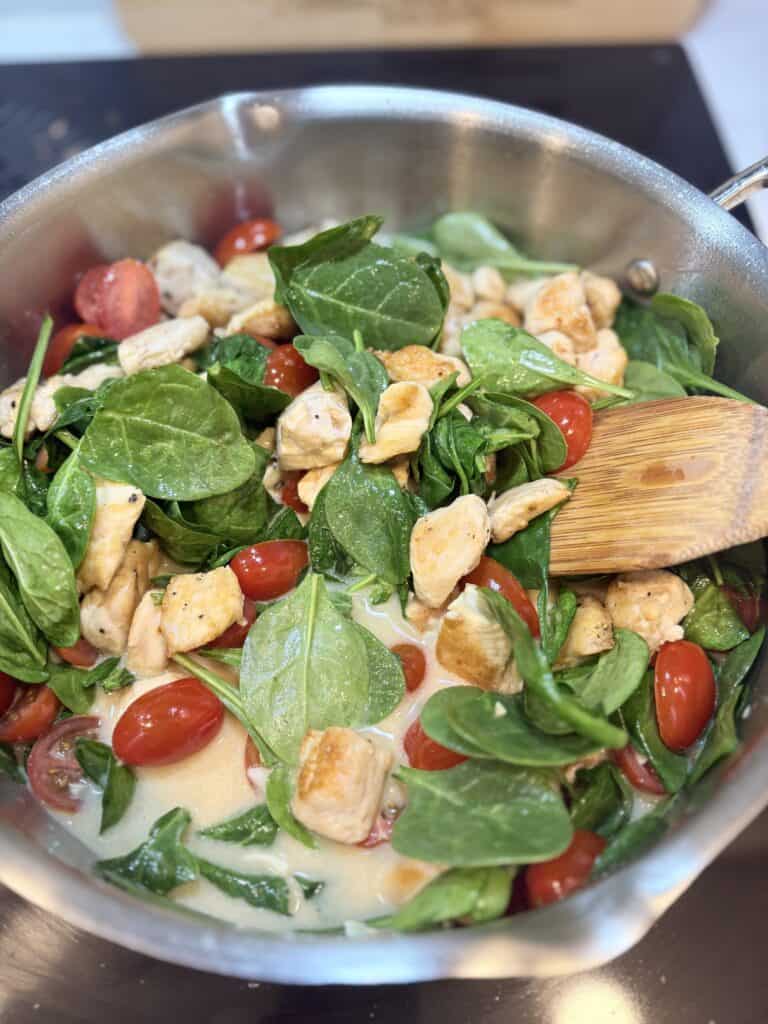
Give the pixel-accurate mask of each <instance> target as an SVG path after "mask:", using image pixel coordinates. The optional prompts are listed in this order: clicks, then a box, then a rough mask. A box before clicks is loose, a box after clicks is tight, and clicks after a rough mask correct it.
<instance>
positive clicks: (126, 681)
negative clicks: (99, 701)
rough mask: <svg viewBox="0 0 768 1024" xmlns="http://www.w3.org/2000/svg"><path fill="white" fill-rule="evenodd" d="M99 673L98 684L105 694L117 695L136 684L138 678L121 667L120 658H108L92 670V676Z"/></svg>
mask: <svg viewBox="0 0 768 1024" xmlns="http://www.w3.org/2000/svg"><path fill="white" fill-rule="evenodd" d="M94 673H98V675H97V677H96V682H97V683H98V684H99V686H101V688H102V690H103V691H104V693H115V692H116V691H117V690H123V689H125V687H126V686H131V685H133V683H135V682H136V676H135V675H134V674H133V673H132V672H130V671H129V670H128V669H127V668H123V667H122V666H121V665H120V659H119V658H107V659H105V660H104V661H102V662H101V664H100V665H97V666H96V668H92V669H91V675H93V674H94Z"/></svg>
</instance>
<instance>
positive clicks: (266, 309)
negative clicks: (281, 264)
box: [227, 299, 296, 341]
mask: <svg viewBox="0 0 768 1024" xmlns="http://www.w3.org/2000/svg"><path fill="white" fill-rule="evenodd" d="M241 331H245V332H246V333H247V334H255V335H258V336H260V337H263V338H271V339H277V340H283V341H287V340H288V339H289V338H292V337H293V336H294V334H295V333H296V324H295V323H294V322H293V317H292V316H291V314H290V313H289V312H288V310H287V309H286V308H285V306H281V305H280V304H279V303H277V302H275V300H274V299H262V300H260V301H259V302H256V303H254V304H253V305H251V306H248V307H247V309H244V310H242V312H240V313H236V314H235V315H234V316H233V317H232V319H231V320H230V321H229V323H228V324H227V334H238V333H239V332H241Z"/></svg>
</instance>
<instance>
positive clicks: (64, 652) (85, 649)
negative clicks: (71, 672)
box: [53, 636, 99, 668]
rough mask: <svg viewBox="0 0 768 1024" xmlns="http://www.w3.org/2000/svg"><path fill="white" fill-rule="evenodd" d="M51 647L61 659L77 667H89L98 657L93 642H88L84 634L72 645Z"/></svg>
mask: <svg viewBox="0 0 768 1024" xmlns="http://www.w3.org/2000/svg"><path fill="white" fill-rule="evenodd" d="M53 649H54V651H56V653H57V654H58V656H59V657H60V658H61V659H62V661H67V662H69V664H70V665H76V666H77V667H78V668H91V667H92V666H93V665H95V664H96V660H97V658H98V657H99V652H98V651H97V650H96V648H95V647H94V646H93V644H89V643H88V641H87V640H86V639H85V637H84V636H81V637H80V639H79V640H78V641H77V643H76V644H75V645H74V646H73V647H54V648H53Z"/></svg>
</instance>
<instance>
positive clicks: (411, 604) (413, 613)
mask: <svg viewBox="0 0 768 1024" xmlns="http://www.w3.org/2000/svg"><path fill="white" fill-rule="evenodd" d="M444 611H445V608H444V607H442V606H441V607H440V608H428V607H427V605H425V604H424V602H423V601H420V600H419V599H418V597H414V596H413V595H411V596H410V597H409V598H408V604H407V605H406V606H405V618H406V619H407V621H408V623H409V624H410V625H411V626H413V628H414V629H417V630H418V631H419V632H420V633H426V632H428V630H431V629H432V628H433V627H434V626H437V625H438V624H439V623H440V622H441V616H442V614H443V612H444Z"/></svg>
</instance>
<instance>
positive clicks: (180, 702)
mask: <svg viewBox="0 0 768 1024" xmlns="http://www.w3.org/2000/svg"><path fill="white" fill-rule="evenodd" d="M223 721H224V705H223V704H222V703H221V701H220V700H219V699H218V697H216V696H214V694H212V693H211V692H210V690H208V689H206V687H205V686H203V684H202V683H201V682H200V681H199V680H198V679H195V678H194V677H192V676H189V677H186V678H184V679H177V680H176V681H175V682H173V683H165V684H164V685H163V686H158V687H157V688H156V689H154V690H149V691H148V692H147V693H144V694H142V696H141V697H139V698H138V699H137V700H135V701H134V702H133V703H132V704H129V705H128V707H127V708H126V710H125V711H124V712H123V714H122V715H121V717H120V719H119V720H118V723H117V725H116V726H115V731H114V733H113V735H112V749H113V750H114V752H115V754H116V755H117V756H118V757H119V758H120V760H121V761H124V762H125V763H126V764H130V765H139V766H141V765H162V764H174V763H175V762H176V761H182V760H183V759H184V758H185V757H190V756H191V755H192V754H196V753H197V751H198V750H202V749H203V747H205V746H207V745H208V744H209V743H210V742H211V740H212V739H213V738H214V736H215V735H216V733H217V732H218V731H219V729H220V728H221V723H222V722H223Z"/></svg>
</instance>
